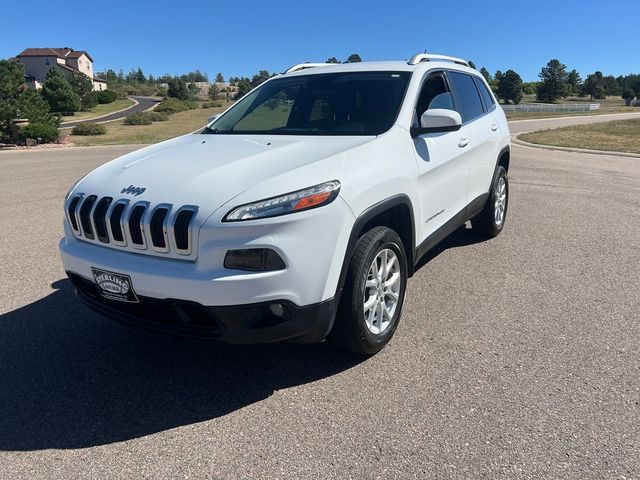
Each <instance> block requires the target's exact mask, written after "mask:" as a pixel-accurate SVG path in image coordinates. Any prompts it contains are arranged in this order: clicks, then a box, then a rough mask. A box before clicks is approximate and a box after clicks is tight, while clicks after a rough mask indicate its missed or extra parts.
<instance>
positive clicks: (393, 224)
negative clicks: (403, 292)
mask: <svg viewBox="0 0 640 480" xmlns="http://www.w3.org/2000/svg"><path fill="white" fill-rule="evenodd" d="M378 226H382V227H388V228H391V229H393V230H394V231H395V232H396V233H397V234H398V235H399V236H400V238H401V240H402V244H403V247H404V250H405V253H406V256H407V273H408V276H409V277H410V276H412V275H413V269H414V257H415V221H414V216H413V205H412V203H411V199H410V198H409V197H408V196H407V195H404V194H400V195H394V196H393V197H389V198H387V199H385V200H382V201H380V202H378V203H376V204H375V205H372V206H371V207H369V208H367V209H366V210H365V211H364V212H362V213H361V214H360V216H358V218H357V219H356V221H355V223H354V224H353V227H352V229H351V234H350V236H349V242H348V243H347V250H346V252H345V255H344V259H343V261H342V270H341V271H340V277H339V280H338V289H337V292H336V298H337V299H338V300H339V298H340V296H341V294H342V289H343V288H344V284H345V281H346V278H347V272H348V270H349V262H350V261H351V256H352V255H353V252H354V250H355V248H356V244H357V243H358V240H359V239H360V237H361V236H362V235H364V233H365V232H367V231H369V230H370V229H371V228H373V227H378Z"/></svg>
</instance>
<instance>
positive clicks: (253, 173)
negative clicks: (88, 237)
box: [74, 134, 375, 213]
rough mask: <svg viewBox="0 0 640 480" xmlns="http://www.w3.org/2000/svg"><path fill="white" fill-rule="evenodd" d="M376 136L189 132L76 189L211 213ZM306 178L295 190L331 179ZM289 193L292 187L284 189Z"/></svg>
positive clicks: (117, 163) (97, 173) (112, 165)
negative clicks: (129, 192)
mask: <svg viewBox="0 0 640 480" xmlns="http://www.w3.org/2000/svg"><path fill="white" fill-rule="evenodd" d="M373 138H375V137H340V136H336V137H327V136H318V137H312V136H280V135H273V136H270V135H218V134H212V135H201V134H190V135H185V136H183V137H179V138H176V139H173V140H169V141H167V142H163V143H160V144H157V145H153V146H151V147H147V148H144V149H141V150H138V151H136V152H133V153H130V154H128V155H125V156H123V157H120V158H118V159H116V160H113V161H111V162H109V163H107V164H105V165H102V166H101V167H99V168H97V169H96V170H94V171H93V172H92V173H90V174H89V175H88V176H87V177H85V178H84V179H83V180H82V181H81V182H80V183H79V184H78V185H77V186H76V188H75V189H74V192H83V193H85V194H96V195H98V196H112V197H114V198H131V199H132V200H133V199H135V200H136V201H137V200H146V201H149V202H151V204H157V203H163V202H164V203H172V204H174V205H187V204H190V205H198V206H200V207H201V208H202V209H203V210H205V211H208V212H210V213H211V212H213V211H214V210H216V209H217V208H219V207H220V206H222V205H223V204H224V203H226V202H228V201H229V200H230V199H232V198H233V197H235V196H237V195H239V194H241V193H243V192H245V191H246V190H248V189H249V188H252V187H254V186H256V185H259V184H261V183H263V182H265V181H267V180H273V179H274V178H275V177H277V176H279V175H281V174H283V173H286V172H291V171H292V170H295V169H300V168H302V167H306V166H308V165H310V164H313V163H315V162H318V161H320V160H323V159H326V158H328V157H331V156H334V155H336V154H339V153H341V152H344V151H346V150H349V149H351V148H354V147H357V146H359V145H362V144H364V143H367V142H370V141H371V140H373ZM313 170H314V171H318V169H313ZM332 170H334V171H335V168H333V169H332ZM304 177H305V176H304V175H302V176H301V178H300V185H298V186H297V187H295V188H304V187H308V186H310V185H313V184H315V183H320V182H322V181H326V180H331V179H329V178H326V179H325V178H317V179H314V178H311V179H306V178H304ZM129 186H134V187H139V188H144V189H145V190H144V192H143V193H142V194H140V195H137V196H131V195H127V194H124V193H121V191H122V190H123V189H126V188H127V187H129ZM286 191H291V188H289V189H288V190H283V192H282V193H285V192H286ZM278 193H280V192H274V193H273V194H274V195H275V194H278Z"/></svg>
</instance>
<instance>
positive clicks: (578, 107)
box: [500, 103, 600, 113]
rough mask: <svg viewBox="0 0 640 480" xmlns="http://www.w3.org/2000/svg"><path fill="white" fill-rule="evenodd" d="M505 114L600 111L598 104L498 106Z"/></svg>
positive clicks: (521, 104)
mask: <svg viewBox="0 0 640 480" xmlns="http://www.w3.org/2000/svg"><path fill="white" fill-rule="evenodd" d="M500 106H501V107H502V109H503V110H504V111H505V112H526V113H533V112H567V113H568V112H589V111H591V110H598V109H600V104H599V103H558V104H555V103H520V104H519V105H500Z"/></svg>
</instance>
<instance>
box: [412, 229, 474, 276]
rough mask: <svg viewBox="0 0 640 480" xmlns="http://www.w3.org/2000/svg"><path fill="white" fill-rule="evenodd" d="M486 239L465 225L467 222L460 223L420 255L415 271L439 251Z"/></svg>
mask: <svg viewBox="0 0 640 480" xmlns="http://www.w3.org/2000/svg"><path fill="white" fill-rule="evenodd" d="M486 241H487V239H486V238H483V237H481V236H480V235H478V234H477V233H475V232H474V231H473V229H472V228H471V227H470V226H467V224H465V225H462V226H460V227H459V228H458V229H457V230H455V231H454V232H452V233H451V234H450V235H449V236H448V237H447V238H445V239H444V240H442V242H440V243H439V244H438V245H436V246H435V247H434V248H432V249H431V250H429V251H428V252H427V253H426V254H425V255H424V256H423V257H421V258H420V260H418V263H417V264H416V266H415V271H416V272H417V271H418V270H420V269H421V268H422V267H424V266H425V265H426V264H427V263H429V262H430V261H431V260H433V259H434V258H436V257H437V256H438V255H440V254H441V253H443V252H445V251H446V250H449V249H451V248H458V247H467V246H470V245H475V244H476V243H483V242H486Z"/></svg>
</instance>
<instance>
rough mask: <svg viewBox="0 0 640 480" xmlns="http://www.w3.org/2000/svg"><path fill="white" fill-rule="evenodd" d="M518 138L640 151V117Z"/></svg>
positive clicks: (614, 149)
mask: <svg viewBox="0 0 640 480" xmlns="http://www.w3.org/2000/svg"><path fill="white" fill-rule="evenodd" d="M518 138H520V139H521V140H524V141H525V142H531V143H537V144H541V145H555V146H560V147H575V148H588V149H593V150H606V151H611V152H626V153H640V119H638V120H616V121H613V122H605V123H598V124H592V125H574V126H571V127H564V128H556V129H552V130H540V131H537V132H531V133H524V134H522V135H520V136H519V137H518Z"/></svg>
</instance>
